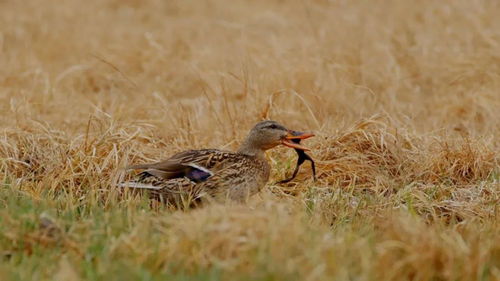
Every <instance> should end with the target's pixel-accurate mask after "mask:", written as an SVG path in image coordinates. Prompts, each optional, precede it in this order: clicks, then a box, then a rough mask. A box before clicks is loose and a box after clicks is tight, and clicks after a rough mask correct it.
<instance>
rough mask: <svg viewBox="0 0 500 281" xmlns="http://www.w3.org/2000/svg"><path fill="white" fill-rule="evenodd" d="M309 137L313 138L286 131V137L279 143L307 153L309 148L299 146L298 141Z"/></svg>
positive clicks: (309, 134) (306, 134) (300, 133)
mask: <svg viewBox="0 0 500 281" xmlns="http://www.w3.org/2000/svg"><path fill="white" fill-rule="evenodd" d="M310 137H314V134H312V133H303V132H297V131H288V135H287V136H286V137H285V138H284V139H283V140H282V141H281V144H283V145H285V146H288V147H291V148H295V149H300V150H305V151H308V150H309V148H307V147H305V146H302V145H300V141H301V140H303V139H307V138H310Z"/></svg>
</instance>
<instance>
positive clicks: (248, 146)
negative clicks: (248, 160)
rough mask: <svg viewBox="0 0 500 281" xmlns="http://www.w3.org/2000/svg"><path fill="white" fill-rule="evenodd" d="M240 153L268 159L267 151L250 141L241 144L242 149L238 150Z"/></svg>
mask: <svg viewBox="0 0 500 281" xmlns="http://www.w3.org/2000/svg"><path fill="white" fill-rule="evenodd" d="M238 153H241V154H245V155H248V156H253V157H257V158H260V159H266V155H265V151H264V150H263V149H262V148H260V147H258V146H256V145H255V144H254V143H252V142H250V141H249V140H248V139H247V140H245V141H244V142H243V143H242V144H241V146H240V148H239V149H238Z"/></svg>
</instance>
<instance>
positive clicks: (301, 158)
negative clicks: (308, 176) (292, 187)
mask: <svg viewBox="0 0 500 281" xmlns="http://www.w3.org/2000/svg"><path fill="white" fill-rule="evenodd" d="M291 134H293V135H300V134H302V133H300V132H296V131H291ZM301 140H302V139H291V141H293V142H294V143H296V144H300V141H301ZM294 150H295V152H297V155H298V156H299V158H298V159H297V166H296V167H295V170H294V171H293V174H292V176H291V177H290V178H288V179H284V180H281V181H278V182H277V183H278V184H280V183H287V182H289V181H291V180H293V179H294V178H295V177H296V176H297V173H298V172H299V168H300V166H301V165H302V164H304V161H306V160H308V161H311V169H312V173H313V179H314V180H316V165H315V164H314V160H313V159H312V158H311V156H309V155H307V153H306V152H305V151H304V150H303V149H298V148H294Z"/></svg>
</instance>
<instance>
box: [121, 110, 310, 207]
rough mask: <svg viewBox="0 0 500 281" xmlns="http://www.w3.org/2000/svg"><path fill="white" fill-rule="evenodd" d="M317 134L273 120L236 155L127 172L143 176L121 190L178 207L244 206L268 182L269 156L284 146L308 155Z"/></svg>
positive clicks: (197, 155)
mask: <svg viewBox="0 0 500 281" xmlns="http://www.w3.org/2000/svg"><path fill="white" fill-rule="evenodd" d="M313 136H314V134H313V133H309V132H299V131H293V130H289V129H287V128H286V127H285V126H283V125H281V124H280V123H278V122H276V121H273V120H265V121H261V122H258V123H257V124H256V125H255V126H254V127H253V128H252V129H251V130H250V132H249V133H248V135H247V137H246V138H245V139H244V141H243V142H242V143H241V145H240V147H239V149H238V150H237V151H234V152H233V151H226V150H219V149H198V150H187V151H182V152H179V153H176V154H174V155H172V156H171V157H170V158H168V159H166V160H164V161H161V162H157V163H151V164H138V165H132V166H129V167H127V168H126V169H127V170H139V171H140V173H138V174H137V176H136V177H135V178H134V179H132V180H130V181H125V182H122V183H120V184H119V186H120V187H124V188H132V189H142V190H149V191H150V193H149V194H150V197H152V198H155V199H157V200H159V201H161V202H164V203H166V204H171V205H174V206H184V207H190V206H197V205H200V204H201V205H203V204H205V203H207V202H245V201H246V200H248V198H250V197H251V196H252V195H254V194H256V193H258V192H259V191H260V190H261V189H262V188H263V187H264V186H265V185H266V183H267V182H268V180H269V175H270V171H271V166H270V164H269V163H268V160H267V157H266V154H265V152H266V151H267V150H269V149H272V148H275V147H277V146H279V145H284V146H287V147H290V148H293V149H296V150H300V151H307V150H309V149H308V148H307V147H305V146H302V145H301V144H300V141H297V140H303V139H307V138H310V137H313Z"/></svg>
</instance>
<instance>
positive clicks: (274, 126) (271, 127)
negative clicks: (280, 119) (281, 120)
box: [268, 124, 278, 130]
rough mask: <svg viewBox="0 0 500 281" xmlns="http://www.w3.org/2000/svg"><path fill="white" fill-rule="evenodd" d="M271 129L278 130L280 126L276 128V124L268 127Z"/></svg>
mask: <svg viewBox="0 0 500 281" xmlns="http://www.w3.org/2000/svg"><path fill="white" fill-rule="evenodd" d="M268 128H269V129H273V130H274V129H278V126H276V125H275V124H272V125H269V127H268Z"/></svg>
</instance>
